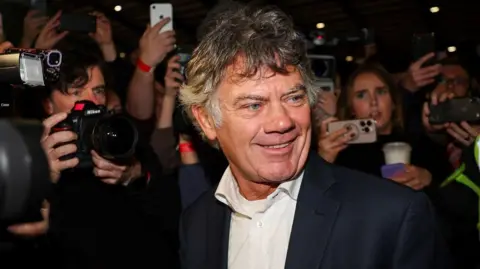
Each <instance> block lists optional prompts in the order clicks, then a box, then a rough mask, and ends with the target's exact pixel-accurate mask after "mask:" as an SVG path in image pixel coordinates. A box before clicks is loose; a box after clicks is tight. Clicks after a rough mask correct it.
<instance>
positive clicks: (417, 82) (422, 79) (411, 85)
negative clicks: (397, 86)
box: [402, 52, 442, 91]
mask: <svg viewBox="0 0 480 269" xmlns="http://www.w3.org/2000/svg"><path fill="white" fill-rule="evenodd" d="M433 57H435V53H433V52H432V53H429V54H427V55H425V56H423V57H422V58H420V59H419V60H418V61H416V62H414V63H412V64H411V65H410V67H409V68H408V72H407V76H406V77H404V78H403V80H402V85H403V87H405V88H406V89H407V90H410V91H416V90H418V89H420V88H421V87H423V86H426V85H428V84H431V83H433V82H435V77H436V76H437V75H438V74H440V71H441V68H442V66H441V65H439V64H436V65H432V66H427V67H422V65H423V64H425V63H426V62H427V61H428V60H430V59H431V58H433Z"/></svg>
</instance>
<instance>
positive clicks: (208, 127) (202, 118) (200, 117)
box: [192, 106, 217, 141]
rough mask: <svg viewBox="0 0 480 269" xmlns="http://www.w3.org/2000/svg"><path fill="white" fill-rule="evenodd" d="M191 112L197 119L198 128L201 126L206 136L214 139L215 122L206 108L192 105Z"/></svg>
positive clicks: (215, 133) (215, 134) (215, 135)
mask: <svg viewBox="0 0 480 269" xmlns="http://www.w3.org/2000/svg"><path fill="white" fill-rule="evenodd" d="M192 114H193V116H194V117H195V119H196V120H197V122H198V124H199V125H200V128H202V130H203V132H204V133H205V135H206V136H207V138H208V139H209V140H212V141H213V140H215V139H216V138H217V131H216V130H215V123H214V121H213V118H212V117H211V116H210V115H209V114H208V112H207V111H206V109H205V108H203V107H200V106H193V107H192Z"/></svg>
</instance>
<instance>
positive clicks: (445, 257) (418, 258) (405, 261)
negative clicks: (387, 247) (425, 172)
mask: <svg viewBox="0 0 480 269" xmlns="http://www.w3.org/2000/svg"><path fill="white" fill-rule="evenodd" d="M450 265H451V260H450V254H449V252H448V250H447V247H446V244H445V242H444V240H443V237H442V236H441V233H440V231H439V229H438V227H437V221H436V218H435V213H434V210H433V208H432V206H431V204H430V202H429V200H428V198H427V197H426V196H425V194H423V193H421V192H418V193H415V195H414V196H413V199H412V200H411V202H410V205H409V206H408V208H407V210H406V212H405V213H404V218H403V221H402V223H401V224H400V227H399V230H398V236H397V243H396V246H395V252H394V256H393V262H392V265H391V266H389V267H390V268H392V269H439V268H451V267H450Z"/></svg>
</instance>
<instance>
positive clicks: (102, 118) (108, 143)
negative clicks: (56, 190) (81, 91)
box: [52, 101, 138, 168]
mask: <svg viewBox="0 0 480 269" xmlns="http://www.w3.org/2000/svg"><path fill="white" fill-rule="evenodd" d="M60 131H72V132H74V133H76V134H77V136H78V138H77V140H76V141H75V142H74V143H75V144H76V145H77V152H76V153H73V154H68V155H65V156H62V157H61V158H60V160H67V159H71V158H74V157H77V158H78V159H79V161H80V162H79V164H78V166H77V167H76V168H89V167H92V157H91V154H90V151H91V150H92V149H93V150H95V151H96V152H97V153H98V154H99V155H100V156H102V157H103V158H105V159H107V160H110V161H112V162H115V163H118V164H126V163H128V162H129V161H131V160H132V158H133V156H134V154H135V148H136V146H137V142H138V130H137V128H136V127H135V124H134V123H133V122H132V121H131V120H130V119H129V118H127V117H126V116H124V115H121V114H113V113H111V112H109V111H108V110H107V109H106V107H105V106H98V105H95V104H94V103H93V102H91V101H78V102H76V103H75V105H74V107H73V109H72V111H71V112H70V114H69V115H68V117H67V118H66V119H65V120H64V121H62V122H60V123H58V124H57V125H55V126H54V127H53V128H52V133H54V132H60ZM71 143H73V142H71ZM61 145H64V144H63V143H62V144H60V145H57V147H58V146H61Z"/></svg>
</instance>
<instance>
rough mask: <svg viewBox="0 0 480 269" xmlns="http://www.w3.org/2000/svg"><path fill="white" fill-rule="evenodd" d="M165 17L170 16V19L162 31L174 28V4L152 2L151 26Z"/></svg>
mask: <svg viewBox="0 0 480 269" xmlns="http://www.w3.org/2000/svg"><path fill="white" fill-rule="evenodd" d="M164 18H170V21H169V22H168V23H167V24H166V25H165V26H163V28H162V29H161V30H160V33H162V32H166V31H171V30H173V7H172V4H151V5H150V27H153V26H155V24H157V23H158V22H159V21H161V20H162V19H164Z"/></svg>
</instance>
